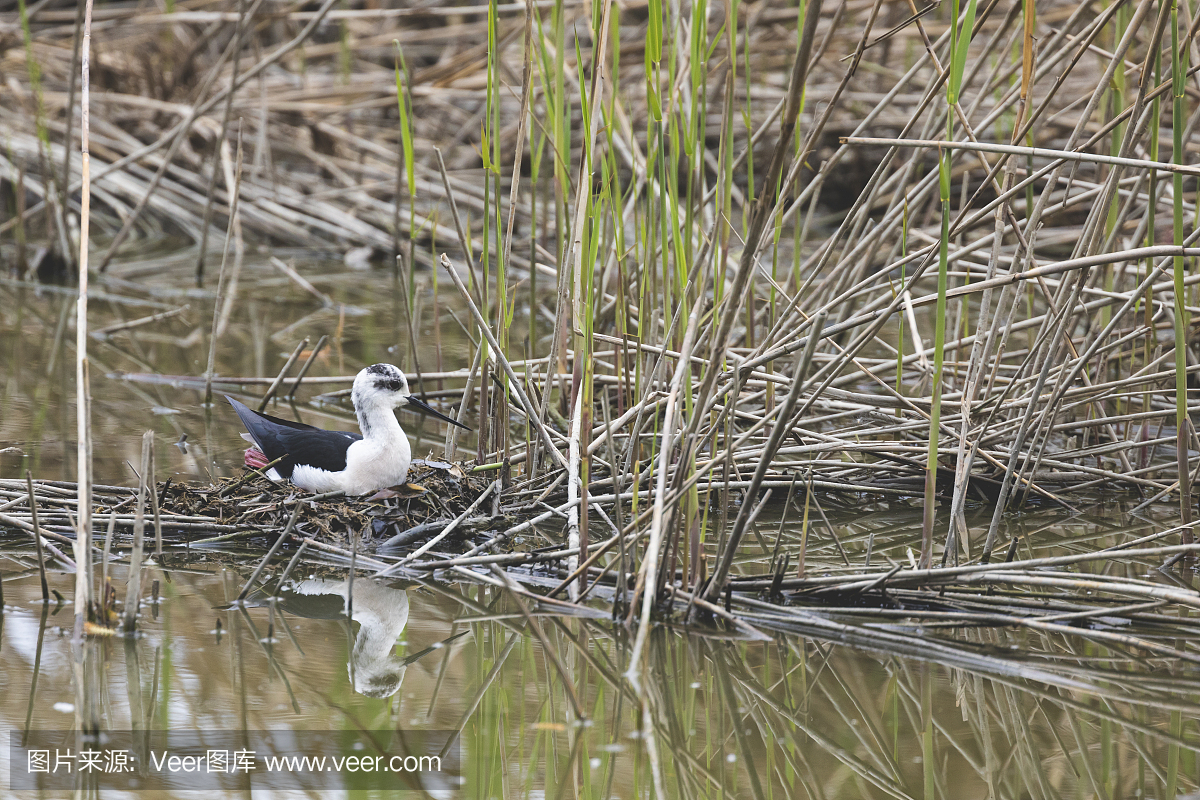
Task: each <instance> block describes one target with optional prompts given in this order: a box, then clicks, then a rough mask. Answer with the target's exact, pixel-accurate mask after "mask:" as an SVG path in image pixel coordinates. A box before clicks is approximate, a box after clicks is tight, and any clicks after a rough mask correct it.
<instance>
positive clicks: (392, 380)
mask: <svg viewBox="0 0 1200 800" xmlns="http://www.w3.org/2000/svg"><path fill="white" fill-rule="evenodd" d="M409 395H410V393H409V389H408V378H406V377H404V373H403V372H401V371H400V369H399V368H398V367H395V366H393V365H391V364H372V365H371V366H369V367H367V368H366V369H364V370H362V371H361V372H359V373H358V375H357V376H356V377H355V378H354V389H353V390H352V391H351V393H350V398H351V400H352V401H353V402H354V407H355V408H367V407H370V406H383V407H385V408H396V407H397V406H402V405H404V404H405V403H407V402H408V398H409Z"/></svg>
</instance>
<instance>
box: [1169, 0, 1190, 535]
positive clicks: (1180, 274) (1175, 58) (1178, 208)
mask: <svg viewBox="0 0 1200 800" xmlns="http://www.w3.org/2000/svg"><path fill="white" fill-rule="evenodd" d="M1179 50H1180V48H1179V2H1178V0H1172V3H1171V94H1172V95H1173V104H1172V109H1171V134H1172V140H1171V141H1172V146H1173V147H1172V152H1171V161H1172V162H1173V163H1175V164H1182V163H1183V129H1184V126H1185V125H1186V124H1187V121H1186V119H1185V118H1184V115H1183V114H1184V109H1183V98H1184V91H1185V87H1184V80H1185V77H1186V76H1185V74H1184V70H1185V69H1186V67H1185V64H1184V62H1183V58H1182V55H1181V54H1180V52H1179ZM1171 176H1172V178H1171V179H1172V189H1173V191H1172V195H1173V197H1172V200H1173V201H1174V207H1175V208H1174V211H1175V216H1174V223H1175V225H1174V230H1175V240H1174V241H1175V245H1176V246H1177V247H1180V246H1182V245H1183V174H1182V173H1179V172H1174V173H1172V174H1171ZM1173 267H1174V280H1175V309H1174V310H1175V425H1176V436H1177V437H1178V452H1179V510H1180V514H1181V516H1182V517H1183V521H1184V523H1185V524H1186V523H1189V522H1191V521H1192V503H1191V487H1190V485H1189V480H1188V466H1187V449H1188V427H1189V426H1188V415H1187V347H1186V342H1187V339H1186V338H1185V331H1186V330H1187V310H1186V309H1185V308H1184V283H1183V282H1184V269H1185V262H1184V258H1183V256H1175V258H1174V261H1173ZM1180 541H1181V542H1183V543H1184V544H1190V543H1191V541H1192V530H1191V528H1184V529H1183V531H1182V533H1181V534H1180Z"/></svg>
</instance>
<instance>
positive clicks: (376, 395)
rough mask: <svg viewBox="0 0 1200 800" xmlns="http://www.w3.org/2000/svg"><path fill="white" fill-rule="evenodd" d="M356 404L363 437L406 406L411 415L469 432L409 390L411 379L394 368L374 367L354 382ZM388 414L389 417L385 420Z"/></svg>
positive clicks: (386, 365)
mask: <svg viewBox="0 0 1200 800" xmlns="http://www.w3.org/2000/svg"><path fill="white" fill-rule="evenodd" d="M350 398H351V399H352V400H353V401H354V410H355V411H356V412H358V425H359V427H360V428H362V431H363V436H369V435H371V434H370V432H369V431H370V429H372V428H373V427H374V423H375V421H376V419H377V418H379V419H386V418H388V417H390V418H391V421H392V422H395V417H394V416H393V415H392V413H391V410H392V409H393V408H396V407H397V406H407V407H408V408H409V409H410V410H412V411H418V412H420V413H422V414H428V415H430V416H432V417H436V418H437V419H440V420H441V421H442V422H447V423H449V424H451V425H456V426H458V427H459V428H463V429H465V430H470V428H467V426H466V425H463V424H462V423H460V422H458V421H456V420H453V419H451V418H450V417H447V416H446V415H445V414H443V413H442V412H440V411H437V410H435V409H433V408H431V407H430V406H429V404H428V403H426V402H425V401H424V400H422V399H421V398H419V397H416V396H415V395H413V394H412V392H411V391H410V390H409V388H408V378H406V377H404V373H403V372H401V371H400V370H399V368H397V367H394V366H392V365H391V364H372V365H371V366H369V367H367V368H366V369H364V370H363V371H362V372H360V373H358V375H357V376H356V377H355V378H354V389H352V390H351V392H350ZM382 410H386V412H387V417H383V416H382Z"/></svg>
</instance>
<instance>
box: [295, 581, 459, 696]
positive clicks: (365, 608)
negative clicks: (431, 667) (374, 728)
mask: <svg viewBox="0 0 1200 800" xmlns="http://www.w3.org/2000/svg"><path fill="white" fill-rule="evenodd" d="M349 591H350V583H349V581H346V580H340V581H338V580H330V579H326V578H308V579H305V580H300V581H289V582H288V583H287V584H285V585H284V586H282V587H281V588H280V589H279V591H278V592H277V593H276V596H277V598H278V602H279V608H280V609H281V610H283V611H285V612H287V613H290V614H293V615H295V616H297V617H303V618H306V619H345V618H346V616H347V614H346V612H347V606H348V605H349V606H350V618H351V619H352V620H353V621H354V622H357V623H358V630H357V631H355V633H354V646H353V647H352V648H351V650H350V662H349V664H348V665H347V670H348V671H349V674H350V682H351V684H352V685H353V687H354V691H356V692H358V693H359V694H361V695H365V696H366V697H376V698H383V697H391V696H392V695H394V694H395V693H396V692H398V691H400V684H401V683H403V681H404V671H405V669H407V667H408V665H409V664H411V663H413V662H414V661H416V660H417V659H419V658H421V657H423V656H425V655H427V654H428V653H430V652H432V651H433V650H435V649H439V648H440V647H442V646H444V645H445V644H448V643H449V642H451V641H453V640H454V639H457V638H458V637H459V636H462V635H463V634H465V633H466V631H463V632H461V633H458V634H456V635H454V636H452V637H450V638H449V639H447V640H445V642H442V643H440V644H438V645H434V646H433V647H428V648H426V649H424V650H422V651H420V652H419V653H413V654H411V655H408V656H400V655H397V654H396V642H397V641H398V640H399V639H400V636H401V634H403V633H404V628H405V626H406V625H407V624H408V592H407V591H406V590H405V589H404V588H403V587H402V586H398V585H396V584H390V583H384V582H381V581H373V580H371V579H369V578H358V579H356V580H355V581H354V602H353V603H348V602H347V601H348V599H349V598H348V595H349Z"/></svg>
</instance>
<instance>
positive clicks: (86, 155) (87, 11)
mask: <svg viewBox="0 0 1200 800" xmlns="http://www.w3.org/2000/svg"><path fill="white" fill-rule="evenodd" d="M84 3H85V8H84V15H83V45H82V55H81V56H80V74H81V76H82V77H81V80H80V95H79V102H80V114H79V123H80V134H79V144H80V158H79V168H80V171H81V174H82V176H83V178H82V194H81V198H80V202H81V209H80V214H79V298H78V300H76V307H75V405H76V435H77V437H78V438H77V445H76V456H75V457H76V471H77V473H78V478H77V490H78V495H77V497H78V500H79V503H78V506H77V509H76V513H77V514H78V515H79V516H78V519H79V522H78V527H77V528H76V532H75V634H74V639H75V641H76V642H77V643H78V642H81V641H82V639H83V626H84V623H85V622H86V621H87V615H88V611H89V609H90V608H91V604H92V585H91V584H92V567H91V564H92V556H91V554H92V549H91V545H92V413H91V412H92V407H91V403H92V392H91V387H90V384H89V375H88V357H87V340H88V334H87V332H88V272H89V269H90V267H89V264H88V246H89V244H90V241H89V231H88V223H89V221H90V218H91V188H92V187H91V180H90V176H91V143H90V138H91V113H90V111H91V49H92V0H84ZM35 526H36V524H35ZM34 536H35V537H36V536H37V531H36V528H35V530H34Z"/></svg>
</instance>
